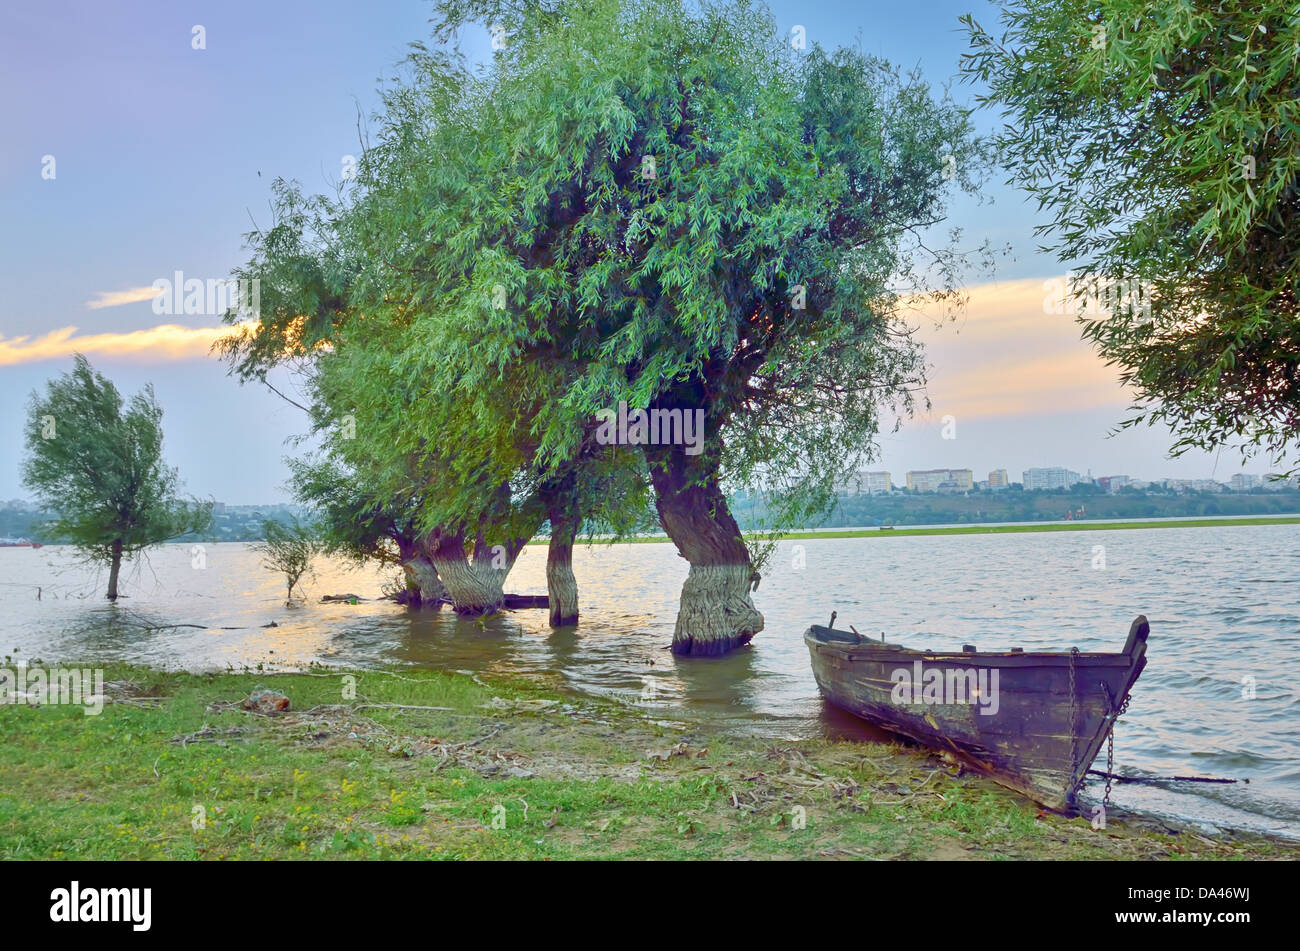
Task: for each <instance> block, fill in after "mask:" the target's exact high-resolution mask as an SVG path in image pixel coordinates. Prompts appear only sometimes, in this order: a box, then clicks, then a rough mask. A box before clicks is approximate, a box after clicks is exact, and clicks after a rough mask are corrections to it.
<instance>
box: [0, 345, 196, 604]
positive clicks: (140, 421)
mask: <svg viewBox="0 0 1300 951" xmlns="http://www.w3.org/2000/svg"><path fill="white" fill-rule="evenodd" d="M162 415H163V412H162V407H160V406H159V405H158V401H157V400H156V399H155V398H154V394H153V387H152V386H146V387H145V388H144V389H143V390H142V391H141V392H139V393H137V394H135V395H134V396H133V397H131V398H130V399H129V400H124V399H123V398H122V395H121V393H119V392H118V389H117V387H116V386H114V385H113V383H112V381H111V380H109V379H107V378H106V377H104V376H103V375H102V374H101V373H98V372H97V371H96V370H95V369H94V368H93V367H92V366H91V365H90V362H89V361H88V360H86V358H85V357H84V356H82V355H81V354H77V356H76V359H75V361H74V363H73V368H72V370H71V372H69V373H66V374H63V375H62V376H60V377H57V378H56V379H53V380H50V381H49V382H48V383H47V384H46V387H45V393H44V394H43V395H38V394H36V393H33V394H32V397H31V401H30V403H29V404H28V410H27V423H26V426H25V428H24V434H25V436H26V442H27V453H28V455H27V458H26V459H25V460H24V462H23V470H22V472H23V482H24V484H26V485H27V486H28V487H29V488H31V489H33V490H34V491H35V492H36V493H37V495H38V497H39V498H40V500H41V503H42V504H43V505H44V506H45V507H46V508H48V509H51V510H53V511H55V512H57V513H58V517H57V518H56V519H55V521H54V524H53V525H52V526H51V529H52V531H53V532H54V534H56V535H58V536H60V537H63V538H67V539H69V540H70V541H71V543H72V544H73V545H74V546H76V547H77V549H78V550H80V551H81V552H83V553H84V554H86V555H87V556H89V557H90V558H91V559H92V560H94V561H98V562H101V563H103V564H104V565H106V566H107V567H108V599H109V600H110V601H116V600H117V597H118V575H119V573H120V571H121V568H122V560H123V559H124V558H130V557H131V556H133V555H136V554H139V553H140V552H142V551H145V550H146V549H148V548H152V547H154V546H155V545H160V544H162V543H163V542H165V541H169V540H171V539H173V538H177V537H179V536H181V535H184V534H187V533H189V532H198V531H202V530H203V529H204V528H206V527H207V526H208V525H209V524H210V523H211V520H212V515H211V513H212V504H211V503H210V502H206V503H205V502H197V501H188V502H187V501H184V500H182V499H180V498H179V497H178V496H177V489H178V485H179V480H178V476H177V471H176V469H174V468H172V467H170V466H168V465H167V464H166V462H165V461H164V460H163V456H162V443H163V431H162Z"/></svg>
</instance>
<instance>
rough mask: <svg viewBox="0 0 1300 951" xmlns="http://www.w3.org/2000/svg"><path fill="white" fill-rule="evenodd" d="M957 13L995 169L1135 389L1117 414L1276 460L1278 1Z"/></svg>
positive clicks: (1288, 50) (1288, 189) (1297, 40)
mask: <svg viewBox="0 0 1300 951" xmlns="http://www.w3.org/2000/svg"><path fill="white" fill-rule="evenodd" d="M965 21H966V23H967V27H968V30H969V36H970V43H971V52H970V53H969V55H968V56H967V57H966V59H965V63H964V66H965V70H966V73H967V75H968V77H969V78H971V79H972V80H974V81H976V82H977V83H979V84H981V85H983V86H984V87H985V89H984V90H983V92H982V95H981V97H980V98H981V101H982V102H983V103H985V104H986V105H987V106H989V107H991V108H994V109H997V110H999V111H1000V112H1001V115H1002V118H1003V119H1004V122H1005V124H1004V126H1003V127H1002V131H1001V133H1000V134H999V136H998V145H999V147H1000V149H1001V153H1002V156H1003V160H1004V164H1005V165H1006V168H1007V171H1008V173H1009V175H1010V179H1011V181H1012V182H1013V183H1014V184H1017V185H1020V186H1021V187H1023V188H1025V189H1026V190H1027V191H1028V192H1029V194H1031V195H1033V196H1034V197H1035V198H1037V199H1038V202H1039V204H1040V206H1041V207H1042V208H1043V210H1044V211H1045V212H1046V213H1047V215H1048V220H1047V221H1046V223H1045V224H1043V225H1042V226H1041V227H1040V228H1039V229H1038V230H1039V233H1040V234H1041V235H1042V236H1043V237H1044V238H1045V241H1046V246H1047V248H1048V249H1049V250H1051V251H1052V252H1054V253H1055V254H1056V255H1057V257H1058V258H1059V259H1060V260H1061V261H1062V262H1063V263H1065V264H1067V265H1068V266H1072V267H1075V268H1077V269H1078V270H1079V271H1081V272H1083V274H1084V275H1086V276H1087V280H1086V282H1084V283H1083V284H1082V286H1081V288H1080V290H1081V291H1084V292H1085V293H1086V295H1087V297H1088V298H1091V299H1090V300H1088V299H1085V300H1080V301H1079V302H1078V303H1079V304H1080V305H1082V313H1080V321H1081V323H1082V325H1083V328H1084V333H1085V336H1086V337H1087V338H1088V339H1089V340H1091V341H1092V342H1093V344H1094V345H1095V346H1096V348H1097V349H1098V351H1099V352H1100V353H1101V354H1102V356H1104V357H1105V358H1106V359H1107V361H1108V362H1110V363H1112V364H1114V365H1115V366H1117V367H1118V368H1119V370H1120V377H1121V379H1122V380H1123V381H1124V382H1125V383H1127V384H1129V385H1130V386H1131V387H1132V388H1133V389H1134V390H1135V392H1136V395H1137V399H1136V401H1135V403H1134V406H1133V407H1132V411H1131V414H1130V416H1129V418H1128V419H1126V420H1125V421H1124V423H1123V424H1122V425H1123V426H1125V427H1127V426H1134V425H1138V424H1141V423H1144V422H1146V423H1163V424H1166V425H1168V426H1169V427H1171V428H1172V430H1173V431H1174V433H1175V437H1176V441H1175V443H1174V445H1173V452H1174V454H1179V453H1182V452H1185V451H1187V450H1188V449H1191V448H1201V449H1206V450H1213V449H1217V448H1219V447H1222V446H1224V445H1237V446H1240V447H1241V448H1243V449H1246V450H1247V451H1248V452H1265V453H1267V454H1270V455H1272V456H1273V457H1274V458H1275V459H1277V460H1278V461H1281V458H1282V457H1284V456H1285V455H1286V454H1287V452H1288V450H1289V449H1291V448H1294V446H1295V440H1296V434H1297V432H1300V292H1298V291H1297V278H1300V231H1297V229H1296V227H1295V225H1296V223H1297V219H1298V216H1300V124H1297V121H1296V98H1297V93H1296V90H1297V82H1296V81H1297V54H1296V51H1297V49H1298V48H1300V17H1297V16H1296V11H1295V6H1294V4H1289V3H1282V2H1280V0H1262V2H1255V3H1238V2H1230V3H1223V2H1217V0H1215V2H1210V0H1107V2H1106V3H1095V2H1089V0H1014V2H1009V3H1006V4H1004V5H1003V10H1002V24H1001V29H1000V30H999V31H995V32H990V31H988V30H986V29H984V28H983V27H982V26H980V25H979V24H978V23H976V22H975V21H974V20H973V19H972V18H970V17H967V18H965ZM1097 287H1101V288H1102V289H1103V290H1105V289H1106V288H1115V289H1117V292H1111V293H1105V294H1104V295H1103V294H1098V293H1097V291H1096V288H1097ZM1134 292H1136V293H1134ZM1102 296H1104V297H1105V298H1107V301H1106V303H1107V304H1108V305H1109V306H1095V305H1096V303H1097V298H1100V297H1102ZM1134 298H1136V299H1134Z"/></svg>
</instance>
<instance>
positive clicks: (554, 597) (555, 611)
mask: <svg viewBox="0 0 1300 951" xmlns="http://www.w3.org/2000/svg"><path fill="white" fill-rule="evenodd" d="M550 521H551V543H550V545H549V546H548V547H547V549H546V595H547V598H548V600H549V607H550V609H551V627H567V626H569V625H572V624H577V623H578V579H577V578H575V577H574V576H573V539H574V537H575V536H576V535H577V533H578V520H577V519H575V518H565V517H563V516H562V515H560V514H558V513H556V514H553V515H552V516H551V519H550Z"/></svg>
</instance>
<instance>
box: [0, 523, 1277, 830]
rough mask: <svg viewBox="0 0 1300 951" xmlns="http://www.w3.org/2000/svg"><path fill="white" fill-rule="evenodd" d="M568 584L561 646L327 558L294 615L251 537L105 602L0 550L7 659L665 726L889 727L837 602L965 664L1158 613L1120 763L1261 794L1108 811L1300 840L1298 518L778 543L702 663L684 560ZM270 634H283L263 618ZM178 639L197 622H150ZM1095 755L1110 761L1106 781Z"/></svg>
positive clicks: (87, 588)
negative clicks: (827, 641) (350, 678)
mask: <svg viewBox="0 0 1300 951" xmlns="http://www.w3.org/2000/svg"><path fill="white" fill-rule="evenodd" d="M545 561H546V549H545V547H544V546H530V547H529V548H528V549H526V550H525V552H524V554H523V556H522V557H521V558H520V561H519V563H518V565H517V566H516V568H515V570H514V572H513V573H512V574H511V578H510V583H509V584H508V585H507V589H508V590H510V591H515V592H519V593H524V594H529V593H532V594H544V593H545V591H546V583H545ZM574 570H575V572H576V574H577V577H578V584H579V588H580V592H581V598H582V623H581V624H580V626H578V627H577V628H575V629H568V630H561V631H552V630H551V629H550V628H549V627H548V626H547V623H546V612H545V611H540V610H529V611H518V612H511V613H509V614H507V615H505V616H503V617H499V618H495V619H491V620H487V621H486V622H483V623H480V622H477V621H472V620H470V621H467V620H461V619H457V618H456V617H455V615H454V614H453V613H452V612H451V611H449V610H443V611H421V612H411V611H407V610H406V609H403V608H401V607H399V606H397V605H394V604H393V603H391V602H388V601H366V602H363V603H360V604H357V605H348V604H319V603H316V602H317V600H318V599H319V597H320V596H321V595H323V594H334V593H343V592H354V593H356V594H359V595H361V596H363V597H367V598H375V597H376V596H377V595H378V594H379V593H380V586H381V584H382V583H383V582H384V581H386V580H388V579H389V578H390V577H391V575H392V572H391V571H384V572H380V571H378V570H374V569H354V568H349V567H348V566H347V565H345V564H343V563H332V562H331V563H324V564H321V565H319V566H318V573H317V577H316V578H315V579H314V580H312V581H310V582H309V584H308V588H307V594H308V596H309V602H308V603H306V604H304V605H301V606H296V607H286V606H285V604H284V593H283V583H282V581H281V580H280V579H279V578H278V577H276V576H274V575H272V574H271V573H270V572H268V571H266V570H265V569H263V568H261V567H260V565H259V559H258V556H257V555H256V554H255V553H253V552H251V551H249V550H248V548H247V546H245V545H242V544H208V545H204V546H202V547H201V548H194V547H192V546H188V545H168V546H164V547H162V548H160V549H158V550H155V551H154V552H153V553H151V554H150V556H149V558H148V561H147V563H143V564H139V565H137V566H134V567H132V568H131V569H129V570H128V569H125V568H124V570H123V576H124V586H123V591H124V592H125V593H126V594H127V595H129V597H127V598H124V599H123V600H122V601H120V602H119V604H118V605H117V606H116V607H114V606H110V605H108V604H107V603H106V602H104V601H103V600H102V598H103V592H104V589H105V581H106V578H105V575H104V572H103V571H96V569H94V568H87V567H85V566H83V565H81V564H79V563H78V562H77V560H76V558H75V555H74V553H73V552H72V551H70V550H69V549H67V548H64V547H60V546H47V547H45V548H42V549H38V550H33V549H0V655H10V656H11V657H12V659H13V660H15V661H16V660H22V659H25V660H33V659H40V660H43V661H46V662H48V663H55V662H58V661H69V662H70V661H93V660H97V659H98V660H128V661H135V662H143V663H148V664H154V665H160V666H170V667H184V668H186V669H190V670H198V669H214V668H217V669H220V668H225V667H227V666H234V667H241V666H244V665H257V664H259V663H260V664H265V665H267V666H269V667H276V668H292V667H295V666H300V665H305V664H308V663H312V662H317V663H325V664H330V665H340V666H366V665H376V664H379V665H389V666H391V665H412V666H418V667H428V668H440V669H454V670H469V671H480V672H506V673H528V672H546V673H548V674H551V675H558V676H559V677H560V678H562V680H563V681H564V682H565V683H566V684H567V685H568V688H569V689H570V690H572V691H573V692H575V693H576V694H580V695H581V694H587V695H600V696H604V697H610V698H614V699H618V700H621V701H624V702H627V703H630V704H637V705H639V706H640V707H642V708H643V709H646V710H651V711H654V712H656V713H658V714H660V715H662V716H665V717H669V718H671V717H672V716H674V715H675V714H676V715H681V716H682V717H683V718H684V719H702V720H706V721H709V722H711V723H713V724H715V725H716V726H718V727H719V728H726V729H734V730H744V731H751V732H759V733H762V734H766V735H771V736H773V737H809V736H817V735H826V734H833V735H839V736H848V737H851V738H855V739H864V740H869V739H871V738H872V737H873V736H878V734H873V733H872V732H871V731H869V730H866V729H863V728H862V727H861V726H860V725H859V723H858V721H856V720H855V719H854V718H852V717H850V716H848V715H846V714H843V713H840V712H839V711H836V710H834V709H830V708H828V707H827V706H826V705H825V703H824V702H823V701H822V699H821V698H820V696H819V695H818V691H817V686H816V683H815V682H814V681H813V677H812V672H811V670H810V668H809V664H808V654H807V650H806V648H805V646H804V644H803V641H802V632H803V630H804V629H805V628H806V627H807V626H808V624H809V623H812V622H817V623H825V622H826V620H827V619H828V618H829V616H830V612H831V611H832V610H834V611H838V612H839V620H838V621H837V622H836V624H837V626H840V627H844V626H848V625H850V624H852V625H853V626H854V627H856V628H857V630H858V631H860V632H862V633H863V634H870V635H872V636H879V635H880V634H881V633H882V632H883V633H885V634H886V635H887V636H888V638H889V639H890V640H891V641H897V642H901V643H903V644H905V645H907V646H910V647H918V648H933V649H944V648H946V649H956V650H959V649H960V647H961V645H962V644H975V645H977V646H978V647H979V648H981V649H1004V648H1008V647H1013V646H1020V647H1024V648H1025V649H1026V650H1034V649H1058V650H1059V649H1065V648H1068V647H1069V646H1070V645H1077V646H1078V647H1079V648H1080V649H1081V650H1111V651H1115V650H1119V649H1120V648H1121V647H1122V646H1123V643H1124V638H1125V636H1126V634H1127V632H1128V627H1129V624H1130V622H1131V621H1132V620H1133V618H1134V617H1135V616H1136V615H1138V614H1146V615H1147V616H1148V618H1149V619H1150V621H1151V637H1150V642H1149V647H1148V651H1147V657H1148V665H1147V668H1146V670H1145V672H1144V673H1143V675H1142V678H1141V679H1140V680H1139V681H1138V684H1137V687H1136V688H1135V690H1134V693H1133V700H1132V703H1131V705H1130V707H1129V712H1128V714H1127V715H1126V716H1125V717H1124V719H1123V720H1121V722H1120V725H1119V727H1118V729H1117V730H1116V756H1115V762H1116V767H1117V769H1118V771H1120V772H1128V773H1133V774H1138V775H1141V774H1146V775H1156V776H1165V775H1174V774H1179V775H1187V774H1195V775H1214V776H1224V777H1231V778H1241V779H1249V780H1250V783H1249V784H1241V783H1239V784H1236V785H1205V784H1177V785H1174V784H1170V785H1168V786H1156V787H1150V786H1136V785H1130V786H1117V787H1116V788H1115V791H1114V794H1113V796H1112V799H1113V800H1114V802H1115V803H1116V804H1117V805H1119V806H1121V807H1127V808H1136V809H1142V810H1145V811H1148V812H1153V813H1156V814H1163V815H1168V816H1174V817H1181V818H1191V819H1194V820H1197V821H1199V822H1202V823H1206V824H1213V825H1217V826H1239V827H1249V828H1255V829H1260V830H1267V831H1272V832H1277V833H1282V834H1286V835H1291V836H1297V837H1300V678H1297V675H1296V668H1295V665H1294V662H1295V660H1296V659H1297V655H1300V526H1297V525H1265V526H1223V527H1218V526H1215V527H1206V528H1162V529H1134V530H1126V531H1082V532H1062V533H1042V534H1001V535H948V536H944V535H940V536H900V537H889V536H887V535H886V536H882V537H870V538H858V539H825V540H801V541H787V542H783V543H781V545H780V546H778V548H777V549H776V551H775V553H774V555H773V556H772V560H771V562H770V563H769V565H768V567H767V569H766V571H765V576H764V579H763V582H762V584H761V586H760V588H759V591H758V592H757V593H756V595H755V597H754V600H755V603H756V604H757V605H758V607H759V609H760V610H761V611H762V612H763V614H764V616H765V618H766V622H767V626H766V629H765V630H764V631H762V632H761V633H760V634H759V635H758V636H757V637H756V638H755V639H754V642H753V644H752V645H751V647H750V648H748V649H743V650H741V651H738V652H736V653H733V654H732V655H730V656H727V657H723V658H717V659H703V660H701V659H692V660H682V659H678V658H675V657H673V655H672V654H671V653H670V652H669V651H667V650H666V647H667V645H668V644H669V642H670V641H671V639H672V629H673V621H674V617H675V612H676V602H677V595H678V593H679V591H680V588H681V584H682V581H683V580H684V578H685V576H686V564H685V562H684V561H682V559H681V558H679V557H678V556H677V554H676V551H675V549H674V548H673V547H672V546H671V545H668V544H661V543H660V544H656V543H645V544H635V545H617V546H599V547H595V548H591V549H587V548H580V549H578V550H577V551H575V553H574ZM38 587H39V594H40V597H39V599H38V598H37V593H38ZM270 621H275V622H276V624H277V626H276V627H264V626H263V625H266V624H267V623H268V622H270ZM176 624H192V625H202V626H203V628H205V629H200V628H198V627H171V628H164V629H154V630H151V629H149V628H152V627H157V626H159V625H176ZM221 628H231V629H229V630H222V629H221ZM1251 678H1253V680H1251ZM1252 687H1253V690H1252V689H1251V688H1252ZM1252 693H1253V697H1252V696H1251V695H1252ZM1104 759H1105V752H1104V749H1103V753H1102V755H1101V756H1100V757H1099V758H1098V762H1097V763H1096V764H1095V766H1096V768H1104V766H1105V762H1104ZM1090 792H1091V793H1093V794H1095V795H1098V796H1099V795H1100V790H1099V789H1097V787H1095V786H1090Z"/></svg>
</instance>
